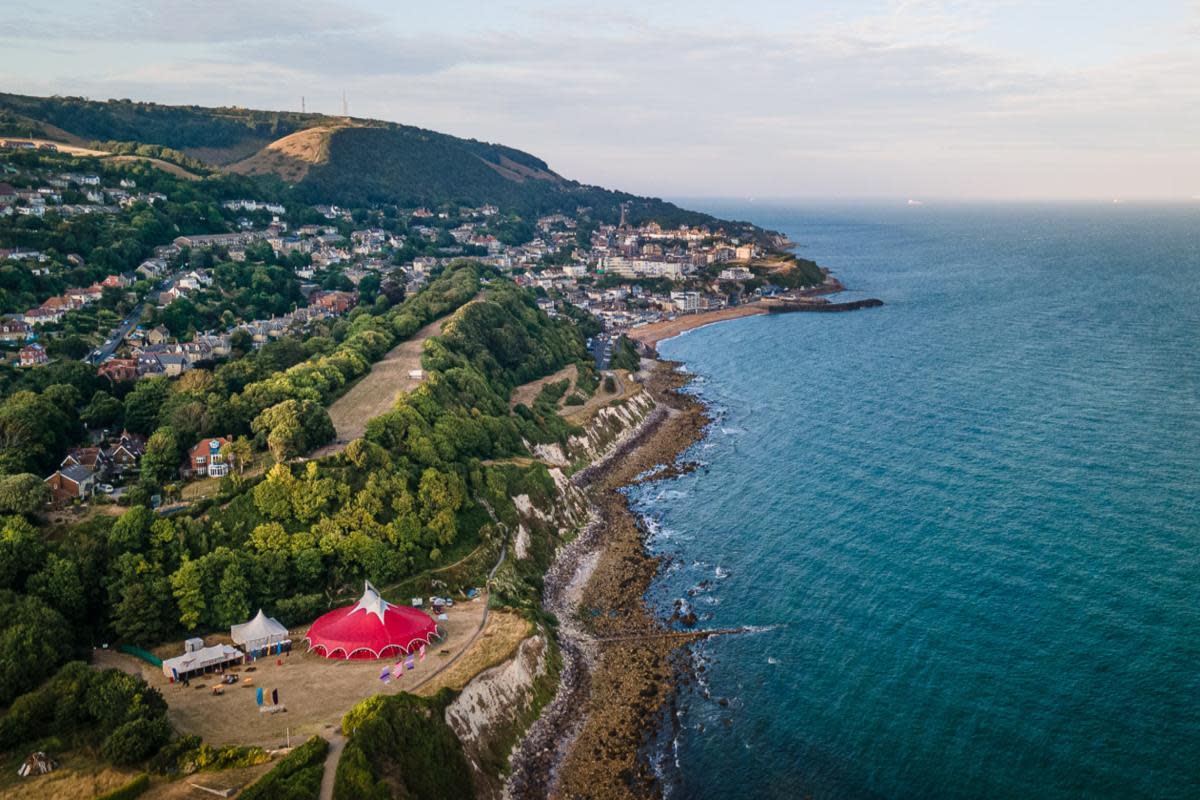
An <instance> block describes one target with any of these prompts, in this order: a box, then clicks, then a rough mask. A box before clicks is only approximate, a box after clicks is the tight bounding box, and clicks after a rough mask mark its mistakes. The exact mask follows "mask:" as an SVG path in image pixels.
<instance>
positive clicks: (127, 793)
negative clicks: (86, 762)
mask: <svg viewBox="0 0 1200 800" xmlns="http://www.w3.org/2000/svg"><path fill="white" fill-rule="evenodd" d="M149 788H150V776H149V775H147V774H146V773H145V772H143V773H142V774H141V775H138V776H137V777H136V778H134V779H133V780H131V781H130V782H129V783H127V784H125V785H124V786H118V787H117V788H116V789H113V790H112V791H111V792H105V793H104V794H102V795H97V797H96V800H130V798H133V797H138V796H139V795H141V794H142V792H144V791H146V790H147V789H149Z"/></svg>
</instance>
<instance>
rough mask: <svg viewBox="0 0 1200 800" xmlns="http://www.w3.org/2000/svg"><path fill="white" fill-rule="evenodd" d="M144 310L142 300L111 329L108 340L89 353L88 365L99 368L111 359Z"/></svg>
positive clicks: (144, 306) (144, 305) (144, 302)
mask: <svg viewBox="0 0 1200 800" xmlns="http://www.w3.org/2000/svg"><path fill="white" fill-rule="evenodd" d="M145 310H146V301H144V300H143V301H142V302H141V303H139V304H138V307H137V308H135V309H134V310H133V313H132V314H130V315H129V316H128V317H126V318H125V319H123V320H121V323H120V324H119V325H117V327H115V328H113V330H112V333H111V334H110V335H109V337H108V339H106V340H105V342H104V344H103V345H102V346H101V347H99V348H97V349H96V350H93V351H92V352H91V354H90V355H89V356H88V359H87V360H88V363H89V364H91V365H92V366H99V365H100V364H103V363H104V362H105V361H107V360H108V359H109V358H111V357H112V354H113V353H115V352H116V351H117V348H118V347H120V346H121V342H123V341H124V340H125V337H126V336H128V335H129V332H130V331H131V330H133V329H134V327H135V326H137V324H138V320H140V319H141V318H142V313H143V312H144V311H145Z"/></svg>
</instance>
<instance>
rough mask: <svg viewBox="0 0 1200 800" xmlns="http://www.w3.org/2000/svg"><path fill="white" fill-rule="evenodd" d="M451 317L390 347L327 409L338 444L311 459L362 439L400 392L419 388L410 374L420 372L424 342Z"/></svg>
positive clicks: (315, 454)
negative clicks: (368, 426) (369, 369)
mask: <svg viewBox="0 0 1200 800" xmlns="http://www.w3.org/2000/svg"><path fill="white" fill-rule="evenodd" d="M452 316H454V313H453V312H452V313H451V314H448V315H447V316H445V317H442V318H441V319H438V320H434V321H433V322H431V323H429V324H428V325H426V326H425V327H424V328H421V329H420V330H419V331H417V332H416V333H415V334H413V336H412V338H411V339H408V340H406V341H403V342H401V343H400V344H398V345H396V346H395V347H393V348H392V349H391V350H390V351H388V354H387V355H385V356H384V357H383V358H382V359H381V360H379V361H377V362H376V363H375V366H373V367H371V371H370V372H368V373H367V374H366V375H365V376H364V377H363V379H362V380H360V381H359V382H358V383H356V384H354V385H353V386H351V387H350V391H348V392H346V393H345V394H344V395H342V396H341V397H339V398H338V399H337V400H335V401H334V403H333V405H331V406H330V407H329V417H330V419H332V420H333V427H334V429H335V430H336V431H337V440H336V441H335V442H334V443H333V444H328V445H326V446H324V447H322V448H321V449H319V450H317V451H316V452H315V453H313V454H312V457H313V458H321V457H323V456H328V455H333V454H334V453H339V452H341V451H342V450H345V449H346V445H348V444H350V442H352V441H354V440H355V439H358V438H360V437H362V435H363V434H364V433H365V432H366V430H367V423H368V422H369V421H370V420H372V419H374V418H375V417H378V416H380V415H381V414H385V413H387V412H388V411H391V410H392V407H393V406H395V405H396V398H397V397H398V396H399V395H400V393H401V392H411V391H412V390H413V389H415V388H417V387H418V386H420V385H421V381H423V380H424V376H422V377H420V378H412V377H409V372H411V371H413V370H417V369H420V368H421V350H422V349H423V348H424V347H425V340H426V339H428V338H429V337H430V336H437V335H438V334H440V333H441V332H442V326H443V325H445V323H446V321H447V320H448V319H450V317H452Z"/></svg>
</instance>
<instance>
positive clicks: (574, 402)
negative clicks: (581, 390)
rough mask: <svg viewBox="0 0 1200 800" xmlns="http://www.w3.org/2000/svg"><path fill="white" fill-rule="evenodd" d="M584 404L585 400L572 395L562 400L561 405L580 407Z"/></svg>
mask: <svg viewBox="0 0 1200 800" xmlns="http://www.w3.org/2000/svg"><path fill="white" fill-rule="evenodd" d="M584 402H585V400H584V399H583V398H582V397H580V396H579V395H578V394H573V395H571V396H570V397H568V398H567V399H566V400H564V401H563V404H564V405H568V406H581V405H583V404H584Z"/></svg>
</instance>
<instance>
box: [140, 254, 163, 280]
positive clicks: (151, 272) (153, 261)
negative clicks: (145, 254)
mask: <svg viewBox="0 0 1200 800" xmlns="http://www.w3.org/2000/svg"><path fill="white" fill-rule="evenodd" d="M166 271H167V262H166V261H164V260H163V259H161V258H148V259H146V260H145V261H143V262H142V263H141V264H139V265H138V268H137V269H136V270H134V272H136V273H137V274H138V275H141V276H142V277H143V278H145V279H146V280H154V279H155V278H157V277H158V276H159V275H163V274H165V273H166Z"/></svg>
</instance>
